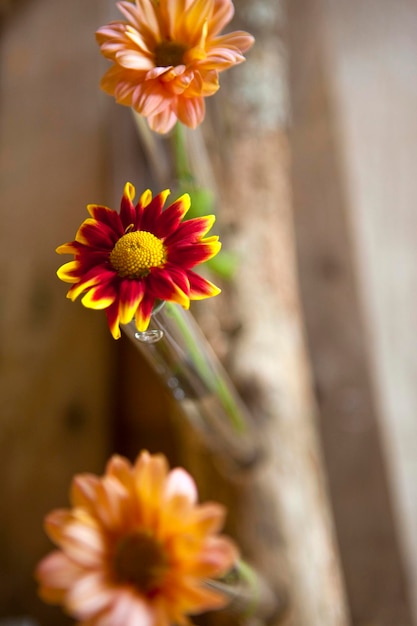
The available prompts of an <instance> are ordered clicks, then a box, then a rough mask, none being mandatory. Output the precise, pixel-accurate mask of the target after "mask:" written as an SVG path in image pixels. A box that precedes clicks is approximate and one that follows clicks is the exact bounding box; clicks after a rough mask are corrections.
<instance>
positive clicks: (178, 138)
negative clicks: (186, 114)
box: [172, 122, 195, 187]
mask: <svg viewBox="0 0 417 626" xmlns="http://www.w3.org/2000/svg"><path fill="white" fill-rule="evenodd" d="M172 143H173V151H174V157H175V158H174V165H175V173H176V176H177V178H178V182H179V185H180V187H182V186H186V185H192V186H194V185H195V179H194V176H193V174H192V173H191V170H190V165H189V162H188V151H187V144H186V138H185V128H184V126H183V125H182V124H181V123H180V122H177V123H176V124H175V126H174V129H173V131H172Z"/></svg>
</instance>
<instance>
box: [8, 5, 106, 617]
mask: <svg viewBox="0 0 417 626" xmlns="http://www.w3.org/2000/svg"><path fill="white" fill-rule="evenodd" d="M99 14H100V2H94V1H93V2H88V3H85V2H84V1H83V0H74V1H73V2H71V3H56V2H53V1H51V0H38V1H37V2H24V3H23V2H22V3H20V2H19V3H13V4H12V3H11V4H10V11H9V12H8V13H7V14H6V15H5V16H4V18H3V23H2V31H3V32H2V40H1V61H2V67H1V74H2V81H1V96H0V97H1V109H2V112H1V117H0V134H1V145H0V177H1V183H0V184H1V192H0V193H1V202H0V206H1V214H2V226H1V230H0V268H1V270H0V276H1V278H0V283H1V301H0V327H1V336H2V341H1V347H0V386H1V390H0V396H1V409H0V468H1V472H2V476H3V479H2V487H1V499H2V505H1V513H0V561H1V566H0V616H1V617H6V616H17V615H22V614H23V615H31V616H32V617H34V618H37V619H38V620H39V623H42V624H44V625H45V626H48V624H51V625H52V624H54V625H55V626H56V625H57V624H59V623H65V622H66V620H65V618H63V617H61V611H59V610H58V609H57V610H53V609H51V608H50V607H47V606H46V605H43V604H42V603H41V602H40V601H39V600H38V599H37V597H36V586H35V582H34V580H33V568H34V566H35V564H36V562H37V561H38V559H39V558H40V557H41V556H43V555H44V554H46V552H47V551H48V550H49V549H50V547H51V546H50V544H49V542H48V541H47V539H46V536H45V535H44V532H43V529H42V520H43V517H44V515H45V514H46V513H47V512H48V511H49V510H50V509H52V508H55V507H58V506H63V505H65V504H67V502H68V499H67V493H68V488H69V483H70V478H71V476H72V474H73V473H75V472H77V471H86V470H94V471H101V470H102V469H103V465H104V462H105V458H106V456H107V452H108V447H109V436H108V433H109V418H110V413H109V410H110V406H111V402H110V399H111V396H110V386H109V380H110V374H111V370H110V367H109V363H110V360H109V346H111V343H110V340H109V338H108V331H107V330H106V324H105V320H104V318H102V317H101V316H98V315H96V314H95V313H93V312H88V311H87V310H86V309H83V307H81V306H80V305H79V304H78V303H77V304H71V303H70V302H69V301H68V300H66V298H65V293H66V286H65V285H63V284H62V283H60V281H58V279H57V277H56V275H55V271H56V268H57V267H58V266H59V265H60V263H61V260H65V259H64V257H58V256H57V255H56V254H55V252H54V250H55V248H56V246H57V245H58V244H60V243H63V242H64V241H68V240H69V239H71V238H72V237H73V236H74V234H75V231H76V229H77V228H78V226H79V224H80V222H81V220H82V219H84V218H85V217H86V216H87V213H86V211H85V205H86V204H87V203H88V202H94V201H97V202H100V201H104V200H105V194H104V189H105V184H104V183H105V181H104V175H103V174H104V171H103V143H102V133H101V129H102V114H103V109H102V108H101V104H102V101H101V96H100V94H99V90H98V86H97V84H98V80H99V67H98V54H97V49H96V44H95V42H94V34H93V33H94V29H95V28H96V26H97V23H98V22H99V20H100V18H99Z"/></svg>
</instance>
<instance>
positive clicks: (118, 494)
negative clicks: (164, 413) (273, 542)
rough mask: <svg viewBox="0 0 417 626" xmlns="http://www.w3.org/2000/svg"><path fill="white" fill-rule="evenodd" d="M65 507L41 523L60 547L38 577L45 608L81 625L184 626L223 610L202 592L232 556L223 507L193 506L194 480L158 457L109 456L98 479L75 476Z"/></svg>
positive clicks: (216, 596)
mask: <svg viewBox="0 0 417 626" xmlns="http://www.w3.org/2000/svg"><path fill="white" fill-rule="evenodd" d="M71 503H72V508H71V509H59V510H55V511H53V512H52V513H50V514H49V515H48V516H47V518H46V521H45V526H46V531H47V533H48V535H49V537H50V538H51V539H52V541H53V542H54V543H55V544H56V545H57V546H58V547H59V550H56V551H54V552H52V553H50V554H49V555H48V556H46V557H45V558H44V559H43V560H42V561H41V562H40V563H39V565H38V567H37V570H36V578H37V579H38V581H39V584H40V590H39V592H40V595H41V597H42V598H43V600H45V601H46V602H49V603H51V604H61V605H63V607H64V608H65V610H66V611H67V612H68V613H69V614H70V615H71V616H73V617H75V618H76V619H77V620H79V623H80V624H82V625H83V626H169V625H170V624H178V625H179V626H183V625H186V624H189V620H188V619H187V617H186V616H187V615H194V614H196V613H200V612H202V611H206V610H210V609H214V608H220V607H222V606H224V605H225V604H226V602H227V601H226V599H225V597H224V596H223V595H222V594H220V593H219V592H217V591H213V590H211V589H209V588H208V587H206V586H204V581H205V580H207V579H209V578H213V577H218V576H221V575H223V574H224V573H226V572H227V571H228V570H229V569H230V568H231V567H232V566H233V565H234V563H235V562H236V559H237V550H236V548H235V546H234V544H233V543H232V541H231V540H230V539H228V538H227V537H225V536H222V535H219V534H218V531H219V530H220V529H221V527H222V525H223V519H224V510H223V507H222V506H220V505H219V504H216V503H205V504H197V490H196V487H195V484H194V481H193V479H192V478H191V477H190V475H189V474H187V472H185V470H183V469H179V468H177V469H174V470H172V471H169V469H168V465H167V461H166V459H165V457H164V456H163V455H154V456H152V455H150V454H149V453H147V452H142V453H141V454H140V455H139V456H138V458H137V460H136V462H135V463H134V464H133V465H131V464H130V463H129V462H128V461H127V459H124V458H123V457H120V456H113V457H112V458H111V459H110V461H109V463H108V465H107V468H106V472H105V474H104V476H103V477H98V476H95V475H92V474H83V475H78V476H75V478H74V480H73V485H72V490H71Z"/></svg>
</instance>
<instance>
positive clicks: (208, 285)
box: [187, 270, 221, 300]
mask: <svg viewBox="0 0 417 626" xmlns="http://www.w3.org/2000/svg"><path fill="white" fill-rule="evenodd" d="M187 276H188V280H189V281H190V300H203V299H204V298H211V297H212V296H217V295H218V294H219V293H221V289H219V287H216V285H214V284H213V283H212V282H210V281H209V280H207V279H206V278H203V277H202V276H199V274H196V273H195V272H193V271H191V270H189V271H188V272H187Z"/></svg>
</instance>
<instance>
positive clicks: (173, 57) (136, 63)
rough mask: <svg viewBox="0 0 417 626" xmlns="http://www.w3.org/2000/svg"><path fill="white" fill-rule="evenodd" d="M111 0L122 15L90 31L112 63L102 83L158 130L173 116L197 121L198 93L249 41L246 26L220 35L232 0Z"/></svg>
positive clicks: (211, 87)
mask: <svg viewBox="0 0 417 626" xmlns="http://www.w3.org/2000/svg"><path fill="white" fill-rule="evenodd" d="M117 6H118V8H119V9H120V11H121V13H123V15H124V16H125V17H126V20H119V21H114V22H112V23H110V24H109V25H107V26H103V27H102V28H100V29H99V30H98V31H97V34H96V36H97V41H98V43H99V44H100V48H101V52H102V54H103V55H104V56H105V57H107V58H108V59H110V60H111V61H112V62H113V65H112V66H111V67H110V69H109V70H108V71H107V72H106V74H105V75H104V77H103V79H102V81H101V86H102V88H103V89H104V91H106V92H107V93H109V94H110V95H112V96H114V97H115V98H116V101H117V102H119V103H120V104H124V105H127V106H131V107H133V108H134V109H135V110H136V111H137V112H138V113H140V114H141V115H143V116H145V117H146V118H147V119H148V123H149V126H150V127H151V128H152V129H153V130H155V131H157V132H159V133H166V132H168V131H169V130H170V129H171V128H172V127H173V126H174V124H175V122H176V121H177V120H179V121H180V122H182V123H183V124H185V125H186V126H190V127H191V128H195V127H196V126H197V125H198V124H200V123H201V122H202V120H203V119H204V114H205V104H204V98H205V97H206V96H211V95H213V94H214V93H216V91H217V90H218V88H219V72H222V71H223V70H226V69H228V68H229V67H231V66H233V65H236V64H238V63H242V61H244V60H245V58H244V56H243V53H244V52H246V50H248V49H249V48H250V47H251V46H252V44H253V42H254V38H253V37H252V36H251V35H249V33H246V32H244V31H235V32H232V33H229V34H225V35H220V36H219V33H220V31H221V30H222V28H223V27H224V26H225V25H226V24H227V23H228V22H230V20H231V19H232V16H233V13H234V7H233V3H232V1H231V0H135V1H134V2H129V1H122V2H119V3H118V5H117Z"/></svg>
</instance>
